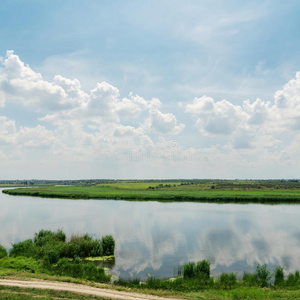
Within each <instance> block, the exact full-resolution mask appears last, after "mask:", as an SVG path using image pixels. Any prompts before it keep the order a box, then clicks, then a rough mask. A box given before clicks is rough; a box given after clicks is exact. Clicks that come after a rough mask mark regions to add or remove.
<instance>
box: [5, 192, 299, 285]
mask: <svg viewBox="0 0 300 300" xmlns="http://www.w3.org/2000/svg"><path fill="white" fill-rule="evenodd" d="M0 207H1V209H0V244H1V245H3V246H5V247H6V248H8V249H9V248H10V247H11V244H12V243H16V242H19V241H21V240H24V239H28V238H33V236H34V233H35V232H38V231H39V230H40V229H50V230H57V229H62V230H63V231H64V232H65V233H66V234H67V235H68V236H71V235H72V234H76V233H86V232H87V233H89V234H90V235H92V236H94V237H96V238H99V237H101V236H102V235H107V234H112V235H113V236H114V238H115V240H116V259H115V266H114V267H113V269H112V273H113V274H115V275H117V276H120V277H121V278H137V277H139V278H141V279H146V278H147V277H148V276H157V277H161V278H165V277H173V276H174V274H176V272H177V267H178V265H181V264H184V263H187V262H189V261H194V262H196V261H199V260H202V259H207V260H209V261H210V262H211V272H212V274H214V275H219V274H220V273H221V272H223V271H224V272H235V273H237V274H238V275H241V274H242V273H243V272H244V271H247V272H251V271H253V270H254V268H255V266H256V264H257V263H259V264H263V263H267V264H268V267H269V268H271V269H273V268H274V267H276V266H279V265H280V266H283V267H284V269H285V271H286V272H294V271H295V270H296V269H298V270H300V251H299V250H300V222H299V216H300V205H262V204H208V203H191V202H177V203H176V202H167V203H161V202H155V201H148V202H135V201H114V200H65V199H46V198H35V197H24V196H9V195H6V194H3V193H2V189H0Z"/></svg>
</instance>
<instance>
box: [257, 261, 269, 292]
mask: <svg viewBox="0 0 300 300" xmlns="http://www.w3.org/2000/svg"><path fill="white" fill-rule="evenodd" d="M256 274H257V278H258V281H259V284H260V286H261V287H267V286H268V285H269V281H270V279H271V277H272V275H271V271H270V270H268V269H267V265H266V264H263V265H262V266H260V265H259V264H257V266H256Z"/></svg>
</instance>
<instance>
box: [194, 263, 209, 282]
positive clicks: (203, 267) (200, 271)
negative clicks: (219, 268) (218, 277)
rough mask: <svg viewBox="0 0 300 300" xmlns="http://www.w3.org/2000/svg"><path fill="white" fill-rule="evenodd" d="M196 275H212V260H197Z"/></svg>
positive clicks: (200, 276) (206, 276) (207, 276)
mask: <svg viewBox="0 0 300 300" xmlns="http://www.w3.org/2000/svg"><path fill="white" fill-rule="evenodd" d="M195 275H196V276H197V277H199V278H202V277H204V278H207V279H208V278H209V276H210V262H209V261H207V260H201V261H198V262H197V265H196V269H195Z"/></svg>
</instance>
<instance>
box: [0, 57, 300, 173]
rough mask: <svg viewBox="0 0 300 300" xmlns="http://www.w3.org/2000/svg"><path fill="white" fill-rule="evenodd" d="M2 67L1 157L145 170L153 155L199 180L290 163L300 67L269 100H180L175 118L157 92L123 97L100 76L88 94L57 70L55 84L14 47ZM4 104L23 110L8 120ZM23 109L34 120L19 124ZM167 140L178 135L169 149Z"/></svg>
mask: <svg viewBox="0 0 300 300" xmlns="http://www.w3.org/2000/svg"><path fill="white" fill-rule="evenodd" d="M0 64H2V66H0V106H2V109H1V110H2V116H0V144H1V157H2V158H5V159H6V158H7V159H12V160H13V159H23V160H30V161H34V160H37V161H39V159H40V158H41V157H43V158H44V159H45V160H48V161H49V164H50V162H51V161H52V160H54V159H55V160H56V161H57V163H58V162H61V163H63V162H64V161H66V162H67V161H68V162H70V163H72V162H78V163H79V162H88V161H91V159H95V158H96V159H97V157H99V160H97V161H101V162H103V163H105V161H106V160H107V159H109V162H110V163H112V164H115V165H116V166H119V167H120V168H121V166H122V164H126V163H129V161H128V160H129V159H130V160H131V161H130V162H131V163H134V164H136V165H137V166H138V168H139V169H140V170H148V169H149V167H147V166H148V165H149V161H150V160H151V166H153V168H154V166H155V167H156V168H158V167H160V166H165V168H166V170H168V168H171V169H172V168H174V169H173V170H174V173H172V174H173V175H174V176H176V174H177V173H176V172H178V171H176V170H181V169H182V168H183V169H182V170H184V172H185V173H184V174H188V175H184V176H189V177H201V174H204V175H203V176H204V177H206V178H207V177H215V175H214V174H215V172H216V170H218V176H217V177H219V178H221V177H227V178H228V177H230V176H232V177H233V178H236V177H238V175H234V174H235V173H238V174H244V172H245V169H247V170H248V171H247V172H250V169H251V168H252V169H253V168H255V170H253V173H252V174H272V170H273V169H274V168H275V169H276V168H277V169H278V168H279V167H280V168H281V166H284V165H285V166H288V165H289V166H290V167H291V168H293V169H295V166H296V165H297V163H295V161H298V159H297V157H298V156H299V150H298V148H299V147H298V145H299V139H300V132H299V129H300V98H299V97H300V72H299V73H297V74H296V77H295V79H292V80H290V81H289V82H288V83H287V84H286V85H285V86H284V87H283V88H282V90H280V91H277V92H276V93H275V95H274V102H266V101H263V100H261V99H256V100H255V101H252V102H251V101H250V100H245V101H243V102H241V104H240V105H236V104H233V103H231V102H230V101H228V100H222V101H216V100H214V99H213V98H212V97H208V96H202V97H196V98H194V100H193V102H191V103H186V104H184V103H181V105H180V107H179V108H180V110H181V111H182V114H181V115H178V114H176V115H175V114H174V113H172V112H169V111H164V110H165V107H164V105H163V103H162V102H161V101H160V100H159V99H157V98H152V99H150V100H147V99H144V98H143V97H141V96H139V95H136V94H133V93H130V94H129V95H128V96H127V97H121V96H120V91H119V89H118V88H117V87H115V86H113V85H111V84H110V83H108V82H105V81H103V82H101V83H97V84H96V85H95V87H94V88H93V89H91V90H90V91H88V92H85V91H84V90H83V89H82V87H81V84H80V82H79V80H77V79H69V78H66V77H63V76H61V75H56V76H54V78H53V81H52V82H50V81H47V80H44V79H43V77H42V75H41V74H40V73H36V72H34V71H33V70H32V69H31V68H30V67H29V66H27V65H25V64H24V63H23V62H22V61H21V60H20V58H19V57H18V56H17V55H15V54H14V53H13V51H8V52H7V57H6V58H5V59H2V60H0ZM10 102H12V103H13V104H14V105H17V106H18V107H21V109H20V110H22V107H26V110H24V116H23V115H22V116H20V117H19V118H18V116H17V113H15V115H14V117H13V118H14V120H13V119H12V118H11V116H12V114H11V111H10V109H11V107H13V106H10ZM177 109H178V108H177ZM184 111H185V113H186V114H185V116H192V117H193V118H194V120H195V121H194V126H195V128H196V130H197V132H196V130H195V129H192V128H188V124H189V123H188V121H187V124H184V123H180V122H179V121H178V117H179V116H180V117H182V118H184V117H185V116H184V115H183V113H184ZM6 112H8V114H7V115H6ZM28 112H30V114H31V115H30V118H33V120H32V121H33V122H32V126H29V125H28V124H26V125H25V124H24V123H23V120H24V118H26V117H27V115H26V113H28ZM9 113H10V114H9ZM179 114H180V112H179ZM9 116H10V117H9ZM34 116H36V119H34ZM169 141H173V142H174V141H175V142H174V143H172V146H170V143H169ZM181 141H185V142H184V143H183V142H182V145H181ZM173 144H174V145H176V146H175V147H174V146H173ZM97 155H98V156H97ZM121 160H122V164H118V163H119V162H120V161H121ZM175 160H176V163H174V161H175ZM292 161H294V164H292V163H291V162H292ZM162 162H163V163H162ZM274 162H276V164H274ZM107 164H108V163H107ZM229 165H230V167H229ZM273 165H274V167H273ZM292 165H294V167H293V166H292ZM178 166H181V167H178ZM245 166H246V167H245ZM266 166H268V168H269V169H268V170H267V169H266ZM272 168H273V169H272ZM286 168H287V167H286ZM175 169H176V170H175ZM199 170H200V173H199ZM149 172H150V170H149ZM259 172H261V173H259ZM150 173H151V174H152V176H154V174H156V173H155V171H153V170H152V171H151V172H150ZM150 173H149V174H150ZM287 173H288V171H287ZM136 174H137V173H136ZM166 174H170V172H169V171H166ZM157 176H161V173H158V175H157ZM177 176H179V177H180V176H181V174H179V173H178V174H177ZM266 176H267V175H266ZM125 177H126V176H125ZM166 177H168V175H166ZM260 177H263V176H260ZM267 177H271V176H267Z"/></svg>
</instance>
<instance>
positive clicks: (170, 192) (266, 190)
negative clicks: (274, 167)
mask: <svg viewBox="0 0 300 300" xmlns="http://www.w3.org/2000/svg"><path fill="white" fill-rule="evenodd" d="M3 193H7V194H10V195H25V196H37V197H49V198H51V197H52V198H69V199H115V200H142V201H145V200H157V201H207V202H246V203H249V202H253V203H256V202H258V203H264V202H268V203H297V202H299V201H300V183H299V182H298V181H296V180H295V181H283V180H273V181H272V180H260V181H259V180H251V181H246V180H232V181H230V180H192V181H175V180H174V181H152V180H150V181H115V182H112V183H108V184H97V185H93V186H47V187H32V188H17V189H10V190H4V191H3Z"/></svg>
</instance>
